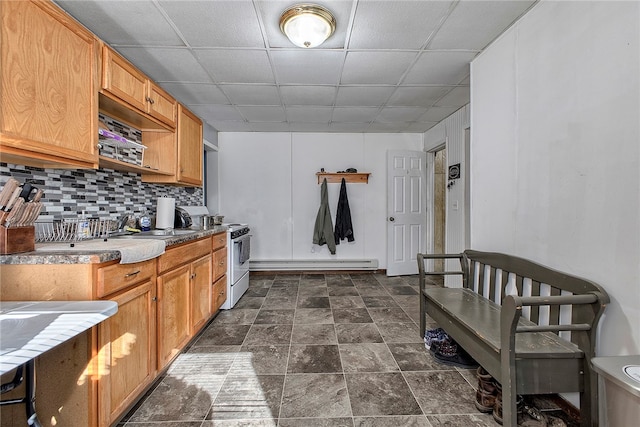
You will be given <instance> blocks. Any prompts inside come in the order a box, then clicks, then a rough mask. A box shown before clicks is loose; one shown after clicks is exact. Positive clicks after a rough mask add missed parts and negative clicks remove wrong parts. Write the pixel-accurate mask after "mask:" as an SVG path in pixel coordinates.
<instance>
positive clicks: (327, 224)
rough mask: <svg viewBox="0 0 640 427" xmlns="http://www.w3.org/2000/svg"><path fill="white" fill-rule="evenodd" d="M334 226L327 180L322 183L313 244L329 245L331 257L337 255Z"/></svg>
mask: <svg viewBox="0 0 640 427" xmlns="http://www.w3.org/2000/svg"><path fill="white" fill-rule="evenodd" d="M332 231H333V224H332V223H331V211H330V210H329V196H328V192H327V179H326V178H325V179H324V181H322V186H321V187H320V209H318V216H317V217H316V225H315V227H314V228H313V243H314V244H316V245H320V246H322V245H324V244H325V243H326V244H327V247H328V248H329V252H331V255H335V254H336V242H335V241H334V238H333V233H332Z"/></svg>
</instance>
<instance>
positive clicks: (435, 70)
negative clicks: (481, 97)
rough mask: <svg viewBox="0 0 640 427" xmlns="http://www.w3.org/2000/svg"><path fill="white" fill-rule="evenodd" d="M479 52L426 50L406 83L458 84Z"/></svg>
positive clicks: (408, 75)
mask: <svg viewBox="0 0 640 427" xmlns="http://www.w3.org/2000/svg"><path fill="white" fill-rule="evenodd" d="M476 54H477V52H424V53H422V54H420V57H419V58H418V61H417V62H416V63H415V65H414V66H413V68H411V71H409V73H408V74H407V76H406V78H405V80H404V82H403V83H405V84H442V85H447V84H457V83H458V82H459V81H460V80H462V79H464V78H465V77H466V76H467V75H468V74H469V63H470V62H471V60H472V59H473V58H475V56H476Z"/></svg>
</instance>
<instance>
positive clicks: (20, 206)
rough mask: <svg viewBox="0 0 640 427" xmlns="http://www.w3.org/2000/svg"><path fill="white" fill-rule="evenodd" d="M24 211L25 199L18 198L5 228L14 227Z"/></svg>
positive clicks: (8, 216)
mask: <svg viewBox="0 0 640 427" xmlns="http://www.w3.org/2000/svg"><path fill="white" fill-rule="evenodd" d="M23 210H24V199H23V198H22V197H18V199H17V200H16V201H15V202H14V203H13V205H12V206H11V212H9V215H7V219H6V220H5V221H4V226H5V227H7V228H9V227H14V226H15V224H16V221H17V220H18V219H19V218H20V215H21V214H22V211H23Z"/></svg>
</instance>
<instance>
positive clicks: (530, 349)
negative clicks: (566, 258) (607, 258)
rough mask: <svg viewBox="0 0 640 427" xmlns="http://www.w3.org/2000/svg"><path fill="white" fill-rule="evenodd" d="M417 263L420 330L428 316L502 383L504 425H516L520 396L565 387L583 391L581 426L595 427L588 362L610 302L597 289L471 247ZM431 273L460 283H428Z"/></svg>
mask: <svg viewBox="0 0 640 427" xmlns="http://www.w3.org/2000/svg"><path fill="white" fill-rule="evenodd" d="M432 259H452V260H455V259H457V260H459V262H460V267H461V269H460V270H454V271H447V270H445V271H432V270H429V269H428V268H427V265H426V264H427V263H428V261H429V260H432ZM418 267H419V273H420V311H421V313H420V315H421V317H420V318H421V322H420V323H421V324H420V327H421V332H422V334H423V335H424V332H425V329H426V316H427V315H429V316H430V317H431V318H432V319H433V320H434V321H435V322H436V323H437V324H438V326H440V327H442V328H443V329H444V330H445V331H446V332H447V333H448V334H449V335H450V336H451V337H452V338H453V339H454V340H456V342H458V344H459V345H460V346H462V347H463V348H464V349H465V350H466V351H467V352H468V353H469V354H470V355H471V356H472V357H473V358H474V359H475V360H476V361H477V362H478V363H479V364H480V365H482V366H483V367H484V369H486V370H487V371H488V372H489V373H490V374H491V375H492V376H493V377H494V378H496V380H497V381H499V382H500V383H501V384H502V393H503V394H502V396H503V401H504V403H503V418H504V425H505V426H514V427H515V426H516V425H517V424H516V415H517V414H516V397H517V395H518V394H546V393H565V392H579V393H580V410H581V424H582V426H596V425H598V399H597V377H596V375H595V374H594V373H593V372H592V369H591V365H590V360H591V358H592V357H593V356H594V346H595V330H596V326H597V322H598V320H599V318H600V316H601V314H602V311H603V309H604V306H605V304H606V303H607V302H608V296H607V294H606V292H605V291H604V290H603V289H602V288H600V287H599V286H598V285H596V284H595V283H593V282H590V281H587V280H584V279H580V278H577V277H575V276H570V275H567V274H565V273H561V272H558V271H555V270H552V269H549V268H547V267H544V266H541V265H539V264H536V263H533V262H531V261H528V260H524V259H522V258H517V257H513V256H509V255H505V254H498V253H487V252H479V251H472V250H467V251H465V252H464V253H462V254H453V255H427V254H418ZM435 275H458V276H460V277H461V279H462V288H446V287H438V286H433V285H427V283H428V279H427V278H428V277H429V276H435ZM510 292H511V293H512V294H509V295H508V293H510ZM561 331H563V332H561ZM561 335H562V336H561Z"/></svg>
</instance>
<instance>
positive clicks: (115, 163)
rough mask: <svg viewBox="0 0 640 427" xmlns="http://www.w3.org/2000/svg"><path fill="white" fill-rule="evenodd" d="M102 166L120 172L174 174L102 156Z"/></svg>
mask: <svg viewBox="0 0 640 427" xmlns="http://www.w3.org/2000/svg"><path fill="white" fill-rule="evenodd" d="M99 159H100V167H101V168H105V169H113V170H117V171H120V172H132V173H137V174H153V175H173V172H163V171H159V170H157V169H151V168H145V167H144V166H138V165H132V164H131V163H127V162H123V161H120V160H116V159H112V158H110V157H104V156H100V157H99Z"/></svg>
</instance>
